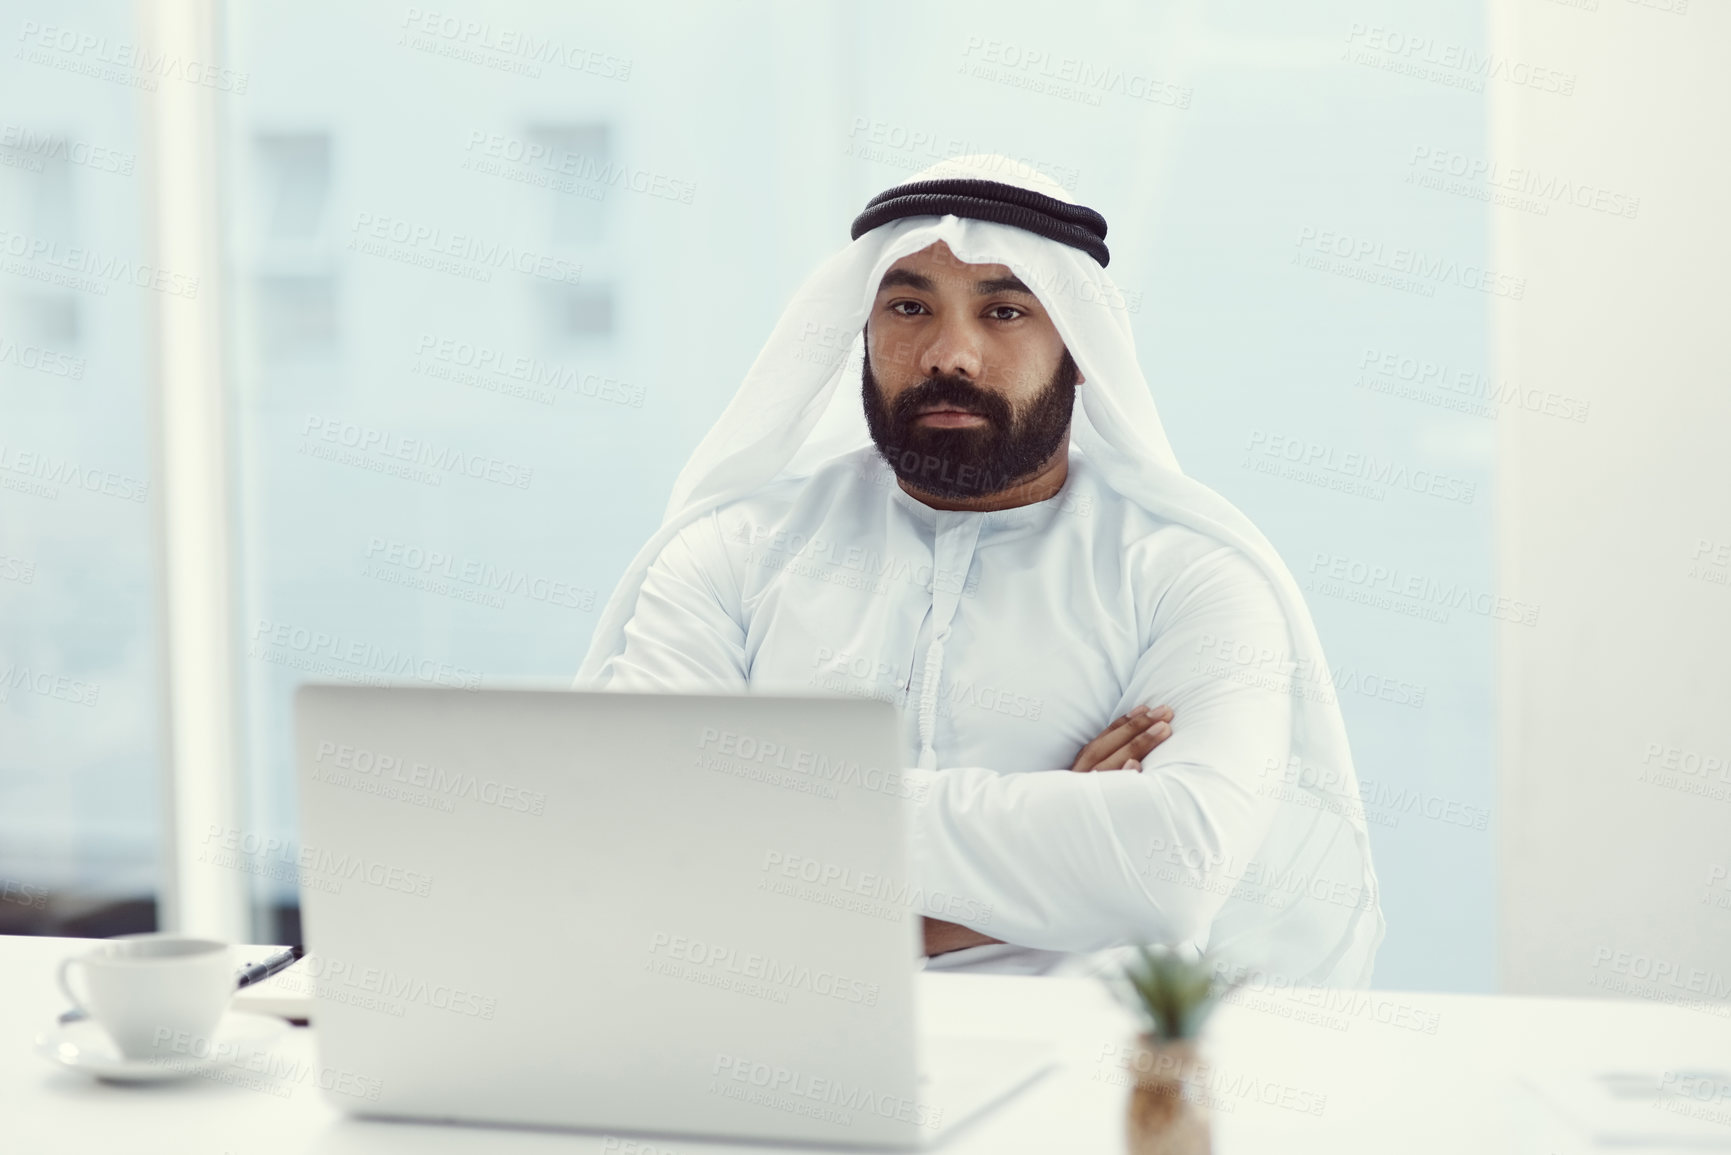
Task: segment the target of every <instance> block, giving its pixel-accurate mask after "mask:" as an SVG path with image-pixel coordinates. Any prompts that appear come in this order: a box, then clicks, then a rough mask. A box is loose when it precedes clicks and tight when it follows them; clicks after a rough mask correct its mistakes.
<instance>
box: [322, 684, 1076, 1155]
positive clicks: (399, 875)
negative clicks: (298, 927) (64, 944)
mask: <svg viewBox="0 0 1731 1155" xmlns="http://www.w3.org/2000/svg"><path fill="white" fill-rule="evenodd" d="M295 731H296V747H297V771H298V784H299V790H300V807H301V837H302V848H301V854H300V858H299V865H300V874H301V902H302V907H301V916H302V925H303V932H304V937H305V941H306V945H307V948H308V950H309V952H311V954H312V955H313V956H315V957H316V959H317V960H318V965H317V969H316V973H315V974H314V976H313V977H314V980H315V987H316V990H317V999H318V1007H317V1012H316V1013H317V1018H316V1020H315V1021H316V1022H317V1032H316V1033H317V1037H318V1045H319V1050H320V1064H321V1067H322V1068H324V1069H326V1070H328V1071H329V1072H330V1077H329V1078H328V1079H324V1078H321V1084H324V1083H328V1084H330V1086H329V1087H328V1088H327V1092H328V1097H329V1098H330V1099H331V1101H332V1102H333V1103H336V1104H337V1105H339V1106H340V1107H342V1108H343V1109H344V1110H346V1111H349V1112H351V1113H354V1114H361V1115H372V1116H386V1117H398V1118H410V1119H419V1120H450V1121H464V1122H479V1123H503V1124H515V1125H532V1126H533V1125H539V1126H550V1127H567V1128H578V1129H584V1130H595V1131H607V1132H617V1131H635V1132H650V1133H660V1134H677V1135H694V1136H695V1135H701V1136H708V1137H718V1138H719V1137H726V1138H743V1139H759V1140H768V1141H781V1142H804V1143H816V1144H823V1145H842V1146H862V1145H863V1146H879V1147H900V1148H911V1147H920V1146H925V1145H928V1144H930V1143H932V1142H934V1141H936V1140H938V1139H939V1138H941V1137H942V1136H943V1135H944V1133H945V1132H946V1131H948V1130H950V1129H953V1128H954V1127H956V1126H957V1125H958V1124H961V1123H962V1122H964V1121H966V1120H967V1119H968V1118H970V1117H971V1116H973V1115H975V1114H977V1113H978V1112H980V1111H982V1110H984V1109H986V1108H988V1107H990V1106H991V1105H992V1104H994V1103H996V1102H998V1101H1000V1100H1002V1099H1003V1098H1004V1097H1005V1096H1007V1095H1009V1094H1011V1093H1012V1092H1014V1091H1015V1090H1017V1089H1018V1088H1019V1087H1021V1086H1023V1085H1024V1084H1026V1083H1027V1082H1029V1081H1030V1080H1032V1079H1034V1078H1036V1077H1037V1076H1038V1075H1039V1074H1040V1073H1041V1072H1043V1071H1044V1070H1046V1069H1047V1068H1048V1067H1050V1066H1051V1065H1052V1062H1053V1059H1054V1052H1053V1049H1052V1047H1051V1046H1050V1045H1049V1044H1046V1043H1043V1042H1038V1041H1031V1042H1029V1043H1026V1044H1021V1045H1016V1044H1006V1043H1005V1042H1003V1041H1001V1040H991V1041H983V1040H966V1039H943V1038H933V1037H927V1036H924V1035H922V1034H921V1033H920V1031H919V1029H918V1024H917V1021H916V1010H915V991H914V984H915V976H916V974H917V973H918V959H917V956H918V954H919V953H920V951H919V946H920V941H921V940H920V934H921V927H920V917H919V913H920V912H919V905H918V902H919V899H918V891H917V890H915V889H913V888H912V887H910V885H909V877H908V873H909V871H908V861H907V851H906V837H905V828H904V822H905V819H904V817H903V807H904V806H905V805H906V803H905V802H904V794H907V793H909V792H910V785H909V784H908V783H907V782H905V781H904V780H903V777H902V775H901V773H900V772H899V767H900V765H901V759H900V754H899V749H900V745H899V742H898V719H897V715H896V712H895V707H894V706H893V705H892V704H890V703H887V702H880V701H872V700H868V699H846V698H833V697H832V698H800V697H772V696H767V695H755V694H753V695H737V696H733V695H672V694H619V693H576V692H569V691H552V690H546V691H542V690H479V691H474V690H461V689H424V688H395V687H392V688H376V687H356V686H317V685H313V686H303V687H302V688H301V689H300V690H299V691H298V693H297V694H296V699H295ZM1005 1011H1006V1014H1009V1013H1012V1012H1013V1008H1008V1007H1006V1008H1005Z"/></svg>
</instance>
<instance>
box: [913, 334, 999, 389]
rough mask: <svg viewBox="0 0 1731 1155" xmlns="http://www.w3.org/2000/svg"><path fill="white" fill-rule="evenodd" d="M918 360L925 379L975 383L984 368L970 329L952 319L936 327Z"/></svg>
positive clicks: (982, 355) (979, 346)
mask: <svg viewBox="0 0 1731 1155" xmlns="http://www.w3.org/2000/svg"><path fill="white" fill-rule="evenodd" d="M921 360H922V361H923V362H924V364H923V365H922V368H923V369H924V370H925V372H926V376H928V377H937V376H955V377H966V378H968V379H969V380H972V381H978V380H979V379H980V375H981V372H982V371H983V370H984V368H985V364H984V354H983V351H982V348H981V344H980V340H979V335H978V334H977V333H975V332H974V331H973V329H972V327H971V326H969V325H967V324H966V323H965V322H963V321H959V320H955V319H950V320H945V321H944V322H942V323H940V324H939V326H938V330H937V333H936V334H935V335H934V337H933V340H932V343H931V344H930V345H929V346H927V348H926V351H925V356H924V357H923V358H921Z"/></svg>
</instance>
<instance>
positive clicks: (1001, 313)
mask: <svg viewBox="0 0 1731 1155" xmlns="http://www.w3.org/2000/svg"><path fill="white" fill-rule="evenodd" d="M1021 315H1022V310H1020V309H1018V308H1016V306H1014V305H993V306H992V310H991V317H992V320H994V321H1014V320H1015V319H1016V318H1017V317H1020V316H1021Z"/></svg>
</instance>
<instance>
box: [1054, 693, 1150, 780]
mask: <svg viewBox="0 0 1731 1155" xmlns="http://www.w3.org/2000/svg"><path fill="white" fill-rule="evenodd" d="M1171 736H1172V707H1170V706H1156V707H1154V708H1153V709H1149V708H1148V707H1147V706H1137V707H1136V708H1135V709H1134V710H1131V711H1130V712H1129V713H1128V714H1125V715H1122V716H1121V717H1118V718H1115V719H1113V720H1112V723H1111V725H1109V726H1107V727H1106V728H1105V729H1104V730H1102V731H1101V732H1100V736H1099V737H1098V738H1095V739H1094V740H1093V741H1092V742H1090V743H1088V744H1087V745H1086V746H1084V747H1082V752H1081V753H1080V754H1077V755H1076V760H1075V761H1074V762H1072V763H1071V764H1070V769H1072V770H1074V771H1076V772H1077V773H1080V774H1086V773H1087V772H1089V771H1090V770H1136V771H1138V772H1139V771H1141V769H1142V759H1143V758H1146V757H1147V756H1148V752H1149V751H1151V750H1153V749H1154V747H1156V746H1158V745H1160V743H1162V742H1164V741H1166V739H1168V738H1170V737H1171Z"/></svg>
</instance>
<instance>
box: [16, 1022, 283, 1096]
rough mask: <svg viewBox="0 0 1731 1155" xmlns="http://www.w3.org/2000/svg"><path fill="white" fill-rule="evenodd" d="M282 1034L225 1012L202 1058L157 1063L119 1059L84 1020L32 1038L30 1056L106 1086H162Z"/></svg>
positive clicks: (273, 1026)
mask: <svg viewBox="0 0 1731 1155" xmlns="http://www.w3.org/2000/svg"><path fill="white" fill-rule="evenodd" d="M286 1030H288V1024H287V1023H285V1022H283V1021H282V1020H281V1019H279V1018H275V1017H274V1016H271V1015H252V1014H247V1013H246V1012H245V1011H230V1012H229V1013H228V1014H226V1015H224V1016H223V1017H222V1021H221V1022H220V1023H218V1024H217V1025H216V1031H215V1033H214V1040H213V1043H214V1045H212V1046H210V1047H208V1048H205V1047H201V1048H199V1049H200V1050H202V1051H204V1052H205V1054H204V1055H203V1057H199V1056H196V1055H193V1054H191V1053H190V1052H189V1053H187V1054H173V1053H171V1054H168V1055H165V1056H164V1057H163V1058H161V1059H127V1058H122V1057H121V1054H120V1049H119V1048H118V1047H116V1046H115V1045H114V1040H112V1039H110V1038H109V1037H108V1033H107V1032H106V1031H104V1030H103V1029H102V1028H101V1027H99V1026H97V1025H96V1023H95V1022H94V1021H92V1020H90V1019H80V1020H78V1021H77V1022H72V1023H60V1024H58V1025H57V1026H55V1028H54V1029H53V1030H51V1031H45V1032H43V1033H42V1034H40V1035H37V1036H36V1053H37V1054H38V1055H41V1056H42V1057H43V1058H44V1059H47V1060H48V1061H49V1062H50V1063H54V1064H56V1065H57V1066H62V1067H70V1068H71V1069H72V1070H74V1071H83V1072H84V1073H85V1074H87V1075H94V1076H95V1077H96V1078H98V1079H104V1080H107V1081H108V1082H112V1083H162V1082H167V1081H168V1080H170V1079H184V1078H186V1077H187V1076H189V1075H197V1074H199V1073H201V1072H203V1071H206V1070H209V1069H210V1068H212V1067H215V1066H218V1065H220V1064H222V1063H235V1062H239V1061H244V1060H245V1058H246V1057H247V1056H248V1055H251V1054H255V1053H257V1052H258V1051H261V1050H263V1049H264V1048H265V1047H267V1046H269V1045H270V1044H271V1043H272V1042H274V1041H276V1039H277V1038H278V1037H279V1036H280V1035H282V1033H283V1032H284V1031H286Z"/></svg>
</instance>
